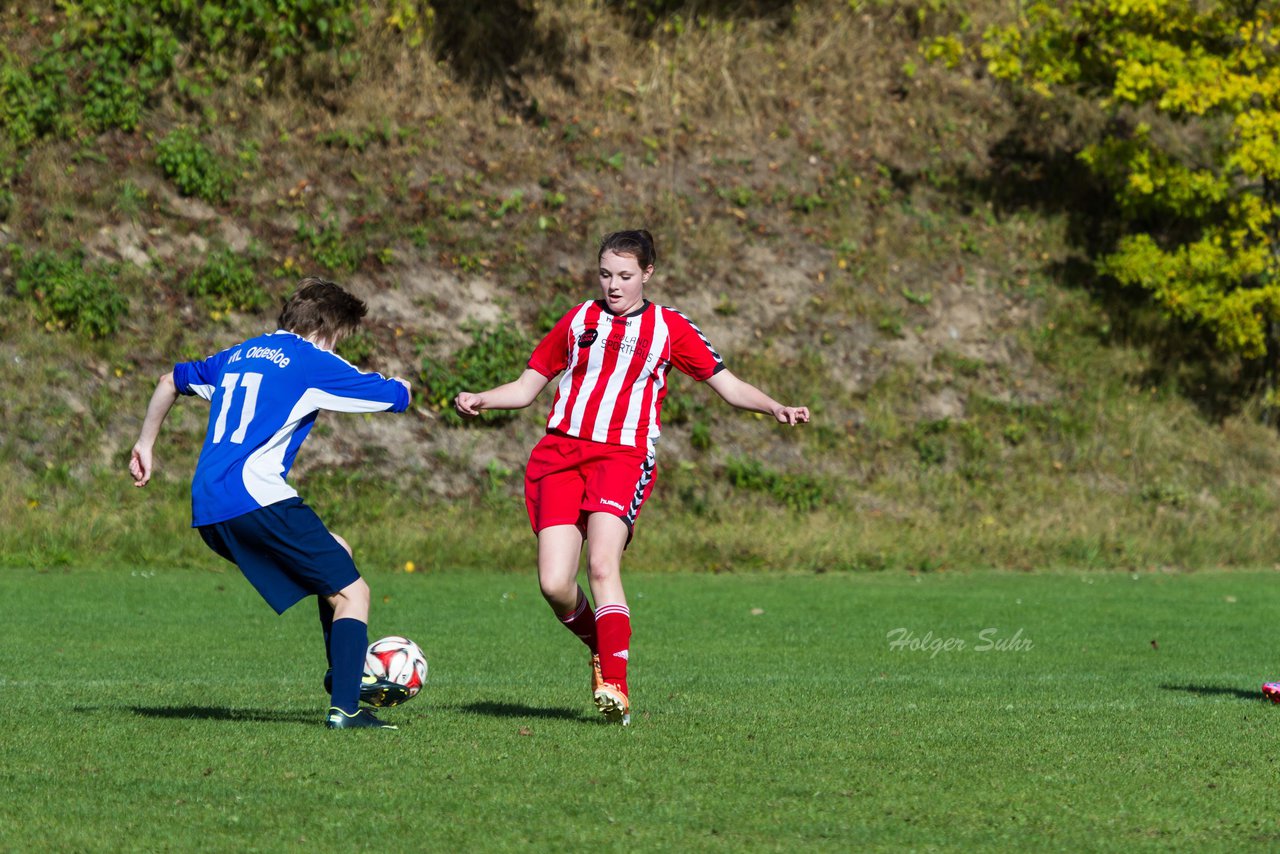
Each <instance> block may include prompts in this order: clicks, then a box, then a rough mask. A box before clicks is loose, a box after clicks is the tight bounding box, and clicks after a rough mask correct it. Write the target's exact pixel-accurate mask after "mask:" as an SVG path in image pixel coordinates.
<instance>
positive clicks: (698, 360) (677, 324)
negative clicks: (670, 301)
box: [667, 309, 724, 382]
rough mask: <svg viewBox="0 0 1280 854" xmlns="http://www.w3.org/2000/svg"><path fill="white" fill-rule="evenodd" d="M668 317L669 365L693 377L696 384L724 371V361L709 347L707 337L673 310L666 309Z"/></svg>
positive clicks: (690, 321)
mask: <svg viewBox="0 0 1280 854" xmlns="http://www.w3.org/2000/svg"><path fill="white" fill-rule="evenodd" d="M668 311H670V316H669V317H668V319H667V327H668V328H669V329H670V330H671V364H673V365H675V366H676V369H677V370H679V371H680V372H681V373H683V374H687V375H689V376H691V377H693V378H694V379H695V380H697V381H698V382H702V381H704V380H709V379H711V378H712V377H713V376H715V375H716V374H718V373H720V372H721V371H723V370H724V360H723V359H721V358H720V354H719V353H717V352H716V348H715V347H712V346H711V342H710V341H709V340H707V336H705V335H703V334H702V330H701V329H699V328H698V327H697V326H696V325H695V324H694V323H693V321H692V320H690V319H689V318H687V317H685V316H684V315H683V314H681V313H680V312H678V311H676V310H674V309H668Z"/></svg>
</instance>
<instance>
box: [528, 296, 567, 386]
mask: <svg viewBox="0 0 1280 854" xmlns="http://www.w3.org/2000/svg"><path fill="white" fill-rule="evenodd" d="M576 311H577V309H576V308H574V309H571V310H570V311H568V312H566V313H565V315H564V316H563V317H561V318H560V319H559V320H558V321H556V325H555V326H554V327H552V329H551V331H550V332H548V333H547V334H546V336H545V337H544V338H543V339H542V340H541V341H539V342H538V346H537V347H534V348H533V355H532V356H530V357H529V367H531V368H533V369H534V370H535V371H537V372H538V373H540V374H542V375H543V376H544V377H546V378H547V379H550V378H551V377H554V376H555V375H556V374H558V373H560V372H561V371H563V370H564V369H565V368H567V367H568V366H569V333H570V331H571V330H572V328H573V315H574V313H575V312H576Z"/></svg>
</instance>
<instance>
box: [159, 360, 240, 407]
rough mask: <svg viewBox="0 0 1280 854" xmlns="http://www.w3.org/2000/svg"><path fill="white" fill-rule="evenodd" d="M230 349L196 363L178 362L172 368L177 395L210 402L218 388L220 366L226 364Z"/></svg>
mask: <svg viewBox="0 0 1280 854" xmlns="http://www.w3.org/2000/svg"><path fill="white" fill-rule="evenodd" d="M230 355H231V349H227V350H223V351H222V352H221V353H215V354H214V355H212V356H210V357H209V358H207V359H202V360H201V361H198V362H179V363H178V364H176V365H174V366H173V385H174V387H175V388H177V390H178V394H185V395H187V396H193V395H194V396H196V397H202V398H204V399H205V400H212V399H213V393H214V391H216V390H217V388H218V377H219V376H221V375H222V366H223V365H225V364H226V363H227V359H228V358H229V357H230Z"/></svg>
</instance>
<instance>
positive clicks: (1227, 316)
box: [926, 0, 1280, 359]
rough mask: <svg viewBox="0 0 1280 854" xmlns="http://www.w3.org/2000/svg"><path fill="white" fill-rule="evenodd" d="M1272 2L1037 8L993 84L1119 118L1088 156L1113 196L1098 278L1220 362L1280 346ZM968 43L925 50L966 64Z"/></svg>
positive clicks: (997, 46) (1110, 2) (1276, 52)
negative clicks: (1117, 214)
mask: <svg viewBox="0 0 1280 854" xmlns="http://www.w3.org/2000/svg"><path fill="white" fill-rule="evenodd" d="M1277 12H1278V7H1277V4H1276V3H1275V2H1264V0H1069V2H1045V0H1035V2H1030V3H1028V4H1027V5H1025V6H1024V7H1023V8H1022V10H1021V12H1020V14H1019V17H1018V20H1017V21H1016V22H1014V23H1012V24H1009V25H1006V26H996V27H991V28H990V29H988V30H987V31H986V32H985V33H984V34H983V37H982V41H981V45H980V48H979V49H980V52H981V55H982V58H983V59H984V60H985V61H986V65H987V69H988V70H989V71H990V73H991V74H992V75H994V76H995V77H997V78H999V79H1002V80H1006V81H1010V82H1011V83H1012V84H1013V85H1014V87H1015V88H1016V90H1017V91H1018V92H1019V93H1020V94H1023V95H1030V96H1031V97H1033V98H1045V99H1053V98H1056V97H1060V96H1074V97H1083V98H1085V99H1087V100H1088V101H1090V102H1092V103H1093V104H1094V105H1096V107H1097V108H1098V109H1100V110H1101V111H1102V113H1103V115H1104V116H1105V117H1106V119H1107V121H1106V122H1105V123H1104V124H1103V127H1104V128H1105V130H1104V131H1102V133H1101V135H1100V137H1099V138H1095V139H1092V140H1089V141H1088V144H1085V145H1083V146H1082V147H1081V149H1080V151H1079V157H1080V159H1081V160H1082V161H1083V162H1084V163H1085V164H1086V165H1087V166H1088V168H1089V169H1090V170H1091V171H1092V172H1093V173H1094V174H1095V175H1097V176H1099V177H1100V178H1101V179H1103V180H1104V181H1105V182H1106V184H1107V185H1108V186H1109V187H1110V188H1111V189H1112V191H1113V192H1114V196H1115V199H1116V202H1117V203H1118V206H1119V209H1120V211H1121V216H1122V218H1123V223H1122V229H1121V236H1120V238H1119V239H1118V241H1117V242H1116V244H1115V245H1114V247H1112V248H1111V251H1109V252H1108V253H1107V254H1106V255H1105V256H1103V257H1101V258H1100V259H1099V260H1098V268H1099V270H1100V271H1101V272H1103V273H1105V274H1107V275H1109V276H1111V277H1113V278H1114V279H1115V280H1116V281H1118V282H1120V283H1122V284H1124V285H1127V286H1136V287H1140V288H1143V289H1145V290H1146V291H1147V292H1148V293H1149V294H1150V296H1151V298H1152V299H1153V300H1154V301H1155V303H1156V304H1157V305H1158V306H1159V307H1160V308H1161V309H1162V310H1163V311H1164V312H1166V313H1167V314H1168V315H1169V316H1172V317H1176V318H1179V319H1181V320H1183V321H1187V322H1190V323H1193V324H1197V325H1200V326H1201V327H1202V328H1204V329H1206V330H1207V331H1208V332H1209V333H1210V334H1211V335H1212V336H1213V340H1214V341H1216V343H1217V346H1218V347H1219V348H1220V350H1221V351H1223V352H1226V353H1231V354H1237V355H1239V356H1242V357H1244V358H1247V359H1260V358H1263V357H1266V356H1270V357H1272V359H1274V358H1275V357H1276V356H1277V355H1278V351H1280V335H1278V332H1280V280H1278V279H1277V271H1278V270H1280V29H1278V28H1277ZM958 48H959V44H958V40H956V39H954V38H943V39H938V40H936V41H935V42H933V43H932V44H931V45H930V46H929V47H928V49H927V51H926V52H927V53H928V54H930V55H932V56H933V57H935V58H937V59H941V60H945V61H947V62H948V63H952V64H954V63H955V62H956V61H958V59H959V58H960V56H961V51H960V50H959V49H958Z"/></svg>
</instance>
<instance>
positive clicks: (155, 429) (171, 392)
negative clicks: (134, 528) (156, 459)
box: [129, 372, 178, 486]
mask: <svg viewBox="0 0 1280 854" xmlns="http://www.w3.org/2000/svg"><path fill="white" fill-rule="evenodd" d="M177 399H178V388H177V386H175V385H174V384H173V373H172V372H170V373H167V374H165V375H164V376H162V377H161V378H160V380H159V382H157V383H156V390H155V391H154V392H152V394H151V402H150V403H148V404H147V414H146V416H145V417H144V418H143V419H142V432H141V433H139V434H138V441H137V443H136V444H135V445H134V446H133V452H132V453H131V454H130V455H129V474H131V475H133V485H134V486H146V485H147V483H148V482H150V480H151V472H152V460H151V450H152V448H154V447H155V444H156V437H157V436H159V435H160V425H161V424H163V423H164V419H165V416H166V415H168V414H169V410H170V409H172V408H173V403H174V401H176V400H177Z"/></svg>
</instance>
